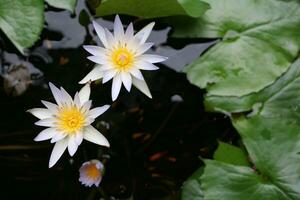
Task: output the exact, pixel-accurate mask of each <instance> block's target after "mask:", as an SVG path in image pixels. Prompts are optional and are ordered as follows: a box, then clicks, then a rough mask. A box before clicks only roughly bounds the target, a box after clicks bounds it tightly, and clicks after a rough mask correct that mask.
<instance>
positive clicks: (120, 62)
mask: <svg viewBox="0 0 300 200" xmlns="http://www.w3.org/2000/svg"><path fill="white" fill-rule="evenodd" d="M133 58H134V56H133V53H132V52H130V51H129V50H128V49H126V48H124V47H120V48H118V49H117V50H115V51H114V52H113V54H112V61H113V63H114V65H115V67H116V68H117V69H118V70H128V69H129V68H130V67H131V66H132V63H133Z"/></svg>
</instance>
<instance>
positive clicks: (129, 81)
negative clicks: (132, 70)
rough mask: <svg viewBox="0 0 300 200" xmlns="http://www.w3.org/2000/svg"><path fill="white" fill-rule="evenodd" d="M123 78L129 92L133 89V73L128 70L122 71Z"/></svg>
mask: <svg viewBox="0 0 300 200" xmlns="http://www.w3.org/2000/svg"><path fill="white" fill-rule="evenodd" d="M121 79H122V82H123V84H124V86H125V88H126V90H127V91H128V92H129V91H130V89H131V85H132V79H131V75H130V74H129V73H127V72H121Z"/></svg>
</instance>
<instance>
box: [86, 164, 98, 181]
mask: <svg viewBox="0 0 300 200" xmlns="http://www.w3.org/2000/svg"><path fill="white" fill-rule="evenodd" d="M86 175H87V176H88V177H89V178H90V179H93V180H96V179H98V178H99V177H100V176H101V171H100V170H99V169H98V168H97V167H96V164H90V165H88V166H87V168H86Z"/></svg>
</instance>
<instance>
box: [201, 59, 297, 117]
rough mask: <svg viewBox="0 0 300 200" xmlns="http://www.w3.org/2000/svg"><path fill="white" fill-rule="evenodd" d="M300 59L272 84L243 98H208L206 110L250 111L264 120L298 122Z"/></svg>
mask: <svg viewBox="0 0 300 200" xmlns="http://www.w3.org/2000/svg"><path fill="white" fill-rule="evenodd" d="M299 92H300V59H298V60H297V61H295V62H294V64H292V65H291V67H290V68H289V70H288V71H287V72H286V73H285V74H284V75H283V76H282V77H280V78H279V79H278V80H277V81H276V82H275V83H274V84H272V85H270V86H269V87H266V88H265V89H263V90H261V91H260V92H257V93H253V94H250V95H246V96H243V97H222V96H208V97H207V98H206V102H205V104H206V108H207V109H208V110H211V111H212V110H214V111H223V112H231V113H232V112H245V111H251V110H252V111H253V114H255V113H259V114H260V115H263V116H266V117H269V118H270V117H278V118H285V119H289V120H294V121H295V120H296V119H297V120H298V119H300V95H299Z"/></svg>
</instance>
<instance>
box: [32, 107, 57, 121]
mask: <svg viewBox="0 0 300 200" xmlns="http://www.w3.org/2000/svg"><path fill="white" fill-rule="evenodd" d="M27 112H30V113H31V114H32V115H34V116H35V117H37V118H39V119H46V118H50V117H52V113H51V112H50V111H49V110H48V109H46V108H33V109H30V110H27Z"/></svg>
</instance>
